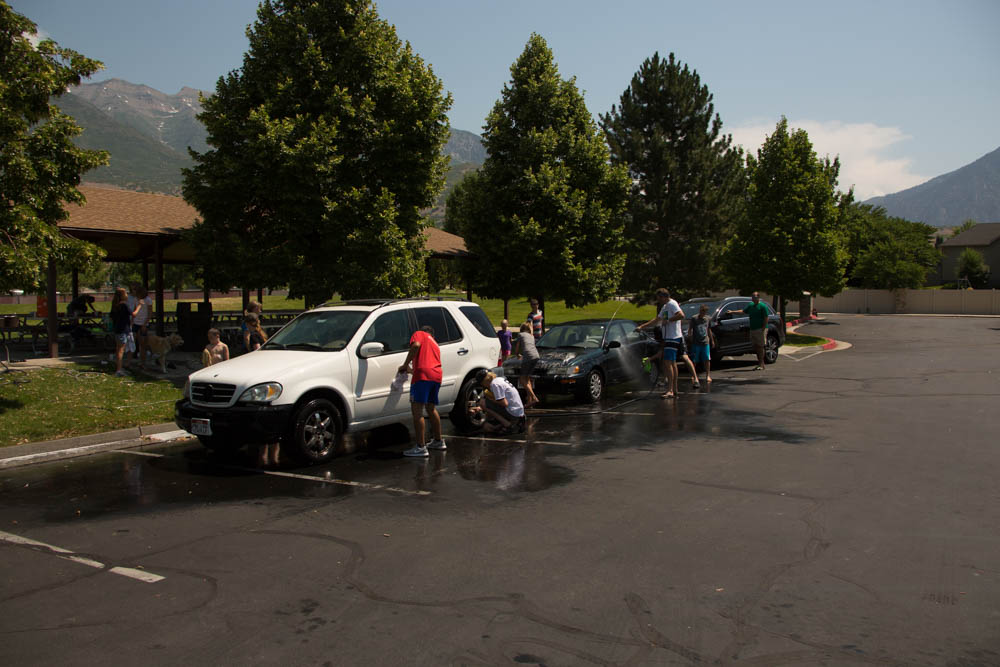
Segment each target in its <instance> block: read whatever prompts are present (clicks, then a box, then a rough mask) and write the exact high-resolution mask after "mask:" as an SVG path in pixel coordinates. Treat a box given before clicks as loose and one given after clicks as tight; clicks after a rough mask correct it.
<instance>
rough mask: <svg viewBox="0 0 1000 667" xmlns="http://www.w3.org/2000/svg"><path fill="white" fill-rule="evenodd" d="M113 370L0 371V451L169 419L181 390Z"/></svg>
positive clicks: (88, 367)
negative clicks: (115, 373) (21, 445)
mask: <svg viewBox="0 0 1000 667" xmlns="http://www.w3.org/2000/svg"><path fill="white" fill-rule="evenodd" d="M114 369H115V367H114V365H112V364H107V365H104V366H101V365H99V364H98V365H81V364H72V365H67V366H59V367H54V368H31V369H25V370H15V371H10V372H0V447H8V446H10V445H19V444H23V443H26V442H39V441H43V440H54V439H56V438H68V437H72V436H76V435H89V434H92V433H103V432H105V431H114V430H117V429H122V428H131V427H134V426H140V425H144V424H162V423H164V422H169V421H172V420H173V415H174V410H173V408H174V401H176V400H177V399H179V398H180V397H181V387H178V386H177V385H175V384H174V383H172V382H171V381H169V380H164V379H162V378H155V377H149V376H144V375H142V374H136V375H133V376H131V377H127V378H119V377H115V376H114Z"/></svg>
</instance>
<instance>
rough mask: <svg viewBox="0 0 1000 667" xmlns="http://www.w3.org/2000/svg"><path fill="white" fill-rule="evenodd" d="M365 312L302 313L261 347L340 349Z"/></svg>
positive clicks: (275, 348)
mask: <svg viewBox="0 0 1000 667" xmlns="http://www.w3.org/2000/svg"><path fill="white" fill-rule="evenodd" d="M368 314H369V313H368V311H365V310H318V311H312V312H309V313H303V314H302V315H299V316H298V317H296V318H295V319H294V320H292V321H291V322H289V323H288V324H287V325H285V327H284V328H283V329H282V330H281V331H279V332H278V333H276V334H274V336H273V337H272V338H271V339H270V340H268V341H267V343H265V344H264V347H265V348H267V349H269V350H319V351H323V352H337V351H339V350H343V349H344V347H345V346H346V345H347V341H349V340H351V337H352V336H354V333H355V332H356V331H357V330H358V327H359V326H361V323H362V322H364V321H365V318H367V317H368Z"/></svg>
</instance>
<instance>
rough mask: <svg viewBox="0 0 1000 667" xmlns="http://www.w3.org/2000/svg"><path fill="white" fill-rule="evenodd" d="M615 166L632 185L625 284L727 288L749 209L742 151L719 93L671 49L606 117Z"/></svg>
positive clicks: (644, 289) (635, 288)
mask: <svg viewBox="0 0 1000 667" xmlns="http://www.w3.org/2000/svg"><path fill="white" fill-rule="evenodd" d="M601 126H602V128H603V129H604V133H605V135H606V137H607V140H608V145H609V146H610V149H611V159H612V161H613V162H614V164H619V165H624V166H625V167H627V168H628V174H629V177H630V178H631V181H632V192H631V197H630V204H629V211H630V213H631V215H630V218H629V223H628V229H627V233H626V236H627V239H628V261H627V263H626V267H625V279H624V286H625V288H626V289H627V290H629V291H632V292H635V293H638V294H641V295H648V294H649V293H651V292H652V291H653V290H654V289H655V288H657V287H660V286H668V287H672V288H674V291H675V292H678V293H685V292H688V293H704V292H706V291H708V290H711V289H715V288H718V287H720V286H721V284H720V283H721V281H722V278H723V275H722V271H721V270H720V267H719V258H720V255H721V254H722V251H723V249H724V247H725V242H726V239H727V236H728V232H729V230H730V229H731V228H732V225H733V224H734V222H735V220H736V218H737V217H738V215H739V213H740V211H741V207H742V205H743V197H744V194H745V187H746V186H745V180H744V173H743V168H742V163H743V157H742V151H741V150H740V149H739V148H734V147H733V146H732V139H731V137H730V136H728V135H723V134H722V121H721V120H720V118H719V115H718V114H716V113H714V105H713V104H712V95H711V93H709V91H708V87H707V86H705V85H702V83H701V79H700V77H699V76H698V73H697V72H696V71H694V70H689V69H688V66H687V65H683V66H682V64H681V63H680V62H679V61H677V60H676V59H675V58H674V54H673V53H671V54H670V56H669V58H668V59H667V60H663V59H661V58H660V55H659V54H658V53H655V54H653V57H652V58H647V59H646V60H645V62H643V63H642V66H641V67H640V68H639V71H638V72H636V73H635V75H634V76H633V77H632V82H631V84H630V86H629V87H628V89H626V90H625V92H623V93H622V95H621V100H620V103H619V105H616V106H612V107H611V112H610V113H607V114H604V115H602V116H601Z"/></svg>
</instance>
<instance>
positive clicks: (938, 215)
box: [865, 148, 1000, 227]
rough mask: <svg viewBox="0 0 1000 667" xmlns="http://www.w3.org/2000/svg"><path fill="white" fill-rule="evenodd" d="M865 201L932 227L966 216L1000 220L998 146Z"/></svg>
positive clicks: (999, 151) (960, 219) (989, 220)
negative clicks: (917, 182)
mask: <svg viewBox="0 0 1000 667" xmlns="http://www.w3.org/2000/svg"><path fill="white" fill-rule="evenodd" d="M865 203H866V204H875V205H877V206H881V207H882V208H884V209H885V210H886V212H887V213H888V214H889V215H894V216H897V217H900V218H906V219H907V220H914V221H916V222H924V223H927V224H928V225H933V226H935V227H952V226H958V225H960V224H962V223H963V222H965V221H966V220H975V221H976V222H1000V148H997V149H996V150H995V151H993V152H991V153H987V154H986V155H984V156H983V157H981V158H979V159H978V160H976V161H975V162H972V163H971V164H967V165H965V166H964V167H962V168H960V169H956V170H955V171H951V172H948V173H947V174H942V175H941V176H937V177H936V178H932V179H931V180H929V181H926V182H924V183H921V184H920V185H917V186H915V187H912V188H908V189H906V190H901V191H900V192H896V193H894V194H891V195H885V196H883V197H873V198H872V199H869V200H867V201H866V202H865Z"/></svg>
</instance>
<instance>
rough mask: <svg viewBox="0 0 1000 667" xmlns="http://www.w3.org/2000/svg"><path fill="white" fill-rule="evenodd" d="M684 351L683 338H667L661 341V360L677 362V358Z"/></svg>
mask: <svg viewBox="0 0 1000 667" xmlns="http://www.w3.org/2000/svg"><path fill="white" fill-rule="evenodd" d="M683 351H684V339H683V338H667V339H666V340H664V341H663V360H664V361H677V356H678V355H679V354H681V352H683Z"/></svg>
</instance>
